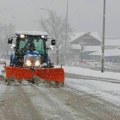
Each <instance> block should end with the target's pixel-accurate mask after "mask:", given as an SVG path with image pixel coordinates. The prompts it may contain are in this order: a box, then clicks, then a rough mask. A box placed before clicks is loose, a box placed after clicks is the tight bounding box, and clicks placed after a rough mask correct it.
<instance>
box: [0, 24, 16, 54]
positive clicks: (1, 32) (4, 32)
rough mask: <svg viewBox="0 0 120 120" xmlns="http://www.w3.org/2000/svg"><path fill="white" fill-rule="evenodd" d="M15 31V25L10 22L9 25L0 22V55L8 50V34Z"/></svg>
mask: <svg viewBox="0 0 120 120" xmlns="http://www.w3.org/2000/svg"><path fill="white" fill-rule="evenodd" d="M14 31H15V26H14V25H12V24H9V25H2V24H0V43H1V44H0V51H1V53H0V55H7V54H8V52H9V50H10V46H9V45H8V43H7V40H8V38H9V36H11V35H13V33H14Z"/></svg>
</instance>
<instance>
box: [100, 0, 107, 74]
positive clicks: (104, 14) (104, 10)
mask: <svg viewBox="0 0 120 120" xmlns="http://www.w3.org/2000/svg"><path fill="white" fill-rule="evenodd" d="M105 17H106V0H104V1H103V31H102V61H101V62H102V63H101V72H104V70H105V68H104V50H105Z"/></svg>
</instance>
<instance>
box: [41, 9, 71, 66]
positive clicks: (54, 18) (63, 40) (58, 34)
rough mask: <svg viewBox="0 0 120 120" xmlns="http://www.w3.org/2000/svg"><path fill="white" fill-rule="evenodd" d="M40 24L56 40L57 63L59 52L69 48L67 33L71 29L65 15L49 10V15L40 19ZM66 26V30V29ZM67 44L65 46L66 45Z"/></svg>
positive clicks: (62, 52)
mask: <svg viewBox="0 0 120 120" xmlns="http://www.w3.org/2000/svg"><path fill="white" fill-rule="evenodd" d="M40 26H41V27H42V28H43V30H44V31H46V32H47V33H48V34H49V35H50V36H51V37H52V38H54V39H55V40H56V53H57V64H59V58H58V57H59V55H60V52H61V54H63V56H64V55H65V52H64V51H67V50H68V49H69V33H70V32H71V31H72V29H71V28H70V25H69V24H68V23H67V22H66V17H65V18H62V17H60V16H58V15H57V14H56V12H54V11H51V10H49V17H48V18H47V19H41V20H40ZM66 27H67V31H66ZM66 45H67V47H66Z"/></svg>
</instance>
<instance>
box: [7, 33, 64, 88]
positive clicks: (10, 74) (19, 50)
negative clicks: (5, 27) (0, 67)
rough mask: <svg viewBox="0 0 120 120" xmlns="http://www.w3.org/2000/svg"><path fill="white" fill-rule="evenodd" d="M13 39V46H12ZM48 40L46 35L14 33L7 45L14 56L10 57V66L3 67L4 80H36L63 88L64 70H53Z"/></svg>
mask: <svg viewBox="0 0 120 120" xmlns="http://www.w3.org/2000/svg"><path fill="white" fill-rule="evenodd" d="M14 39H15V44H12V43H13V41H14ZM48 39H50V38H48V35H47V33H41V32H34V31H33V32H27V31H26V32H16V33H15V37H11V38H9V39H8V44H12V47H13V49H14V54H12V55H11V56H10V65H9V66H5V78H6V80H7V81H9V80H10V79H15V80H17V81H19V82H21V81H22V80H25V81H27V82H31V81H32V82H35V81H36V79H37V80H38V81H39V80H42V81H44V82H45V83H49V84H56V85H60V86H63V85H64V70H63V68H62V67H60V68H54V65H53V64H52V63H51V60H50V58H49V56H48V49H49V48H48V47H47V46H46V42H47V40H48ZM51 45H55V40H54V39H51Z"/></svg>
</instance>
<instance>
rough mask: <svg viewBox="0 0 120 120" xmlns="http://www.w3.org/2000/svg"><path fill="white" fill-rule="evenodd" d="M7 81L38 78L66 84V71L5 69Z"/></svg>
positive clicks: (55, 69) (56, 69) (53, 69)
mask: <svg viewBox="0 0 120 120" xmlns="http://www.w3.org/2000/svg"><path fill="white" fill-rule="evenodd" d="M5 73H6V79H10V78H15V79H17V80H30V79H32V78H33V77H35V76H36V77H38V78H40V79H43V80H45V81H48V82H52V81H55V82H57V83H64V70H63V69H62V68H39V69H35V70H30V69H28V68H19V67H5Z"/></svg>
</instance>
